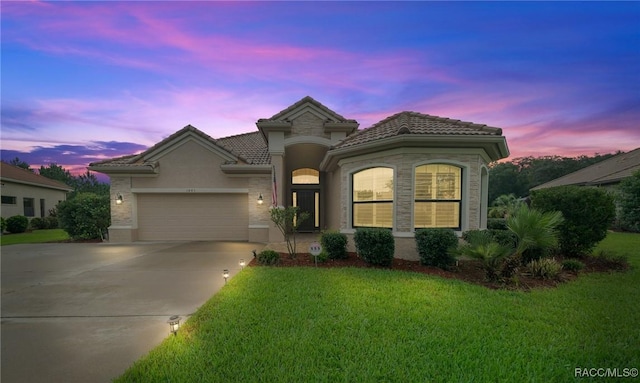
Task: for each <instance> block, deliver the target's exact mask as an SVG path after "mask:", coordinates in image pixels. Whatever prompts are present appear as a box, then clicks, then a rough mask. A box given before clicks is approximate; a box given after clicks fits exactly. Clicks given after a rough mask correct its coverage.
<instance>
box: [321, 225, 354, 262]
mask: <svg viewBox="0 0 640 383" xmlns="http://www.w3.org/2000/svg"><path fill="white" fill-rule="evenodd" d="M320 244H321V245H322V250H323V251H326V252H327V256H328V258H329V259H346V258H347V257H348V254H347V236H346V235H345V234H342V233H340V232H338V231H326V232H324V233H322V236H321V237H320ZM318 259H319V257H318Z"/></svg>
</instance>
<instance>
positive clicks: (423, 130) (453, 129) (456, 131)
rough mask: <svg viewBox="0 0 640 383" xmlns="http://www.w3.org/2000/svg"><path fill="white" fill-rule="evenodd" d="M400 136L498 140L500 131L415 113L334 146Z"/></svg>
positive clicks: (388, 120)
mask: <svg viewBox="0 0 640 383" xmlns="http://www.w3.org/2000/svg"><path fill="white" fill-rule="evenodd" d="M402 134H420V135H438V136H440V135H474V136H501V135H502V129H500V128H494V127H490V126H487V125H483V124H475V123H472V122H465V121H460V120H453V119H450V118H444V117H438V116H431V115H428V114H422V113H418V112H400V113H396V114H394V115H393V116H390V117H387V118H385V119H384V120H382V121H380V122H378V123H376V124H374V125H372V126H371V127H369V128H366V129H363V130H359V131H357V132H356V133H354V134H352V135H350V136H348V137H346V138H345V139H344V140H342V141H341V142H339V143H337V144H336V145H335V148H345V147H349V146H354V145H359V144H363V143H366V142H370V141H374V140H379V139H382V138H387V137H394V136H398V135H402Z"/></svg>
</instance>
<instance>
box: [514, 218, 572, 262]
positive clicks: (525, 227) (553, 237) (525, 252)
mask: <svg viewBox="0 0 640 383" xmlns="http://www.w3.org/2000/svg"><path fill="white" fill-rule="evenodd" d="M562 222H563V218H562V213H560V212H558V211H546V212H542V211H540V210H538V209H534V208H530V207H528V206H527V205H521V206H520V207H519V208H518V210H516V211H515V213H514V214H513V215H512V216H510V217H509V218H507V227H508V228H509V230H510V231H512V232H513V233H514V234H515V235H516V237H517V239H518V240H517V242H516V255H517V256H518V257H521V258H522V260H523V261H525V262H524V264H527V263H528V262H529V261H530V260H532V259H537V258H540V256H541V254H542V253H543V252H544V251H546V250H547V249H549V248H551V247H553V246H555V245H556V244H557V243H558V234H557V231H556V227H558V225H560V224H561V223H562Z"/></svg>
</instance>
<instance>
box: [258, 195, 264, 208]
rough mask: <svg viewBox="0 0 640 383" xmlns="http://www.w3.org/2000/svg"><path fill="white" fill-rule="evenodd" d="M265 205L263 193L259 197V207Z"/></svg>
mask: <svg viewBox="0 0 640 383" xmlns="http://www.w3.org/2000/svg"><path fill="white" fill-rule="evenodd" d="M263 203H264V198H262V193H260V195H259V196H258V205H262V204H263Z"/></svg>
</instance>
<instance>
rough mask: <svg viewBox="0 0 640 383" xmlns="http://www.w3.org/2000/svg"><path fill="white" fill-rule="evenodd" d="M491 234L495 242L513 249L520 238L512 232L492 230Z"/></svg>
mask: <svg viewBox="0 0 640 383" xmlns="http://www.w3.org/2000/svg"><path fill="white" fill-rule="evenodd" d="M489 233H491V237H492V238H493V240H494V241H496V242H498V243H499V244H500V245H502V246H505V247H511V248H515V247H516V243H517V241H518V237H516V234H515V233H514V232H512V231H511V230H498V229H491V230H489Z"/></svg>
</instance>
